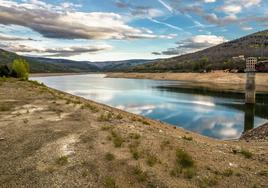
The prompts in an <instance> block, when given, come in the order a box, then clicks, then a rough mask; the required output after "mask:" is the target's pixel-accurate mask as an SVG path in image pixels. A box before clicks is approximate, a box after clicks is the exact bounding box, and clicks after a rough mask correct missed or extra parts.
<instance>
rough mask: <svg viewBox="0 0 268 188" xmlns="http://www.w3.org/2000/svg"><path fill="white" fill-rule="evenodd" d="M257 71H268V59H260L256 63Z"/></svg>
mask: <svg viewBox="0 0 268 188" xmlns="http://www.w3.org/2000/svg"><path fill="white" fill-rule="evenodd" d="M256 71H258V72H268V60H264V61H259V62H258V63H257V65H256Z"/></svg>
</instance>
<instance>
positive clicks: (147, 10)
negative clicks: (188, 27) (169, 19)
mask: <svg viewBox="0 0 268 188" xmlns="http://www.w3.org/2000/svg"><path fill="white" fill-rule="evenodd" d="M115 5H116V6H117V7H119V8H122V9H128V10H129V12H130V13H131V15H132V16H135V17H142V18H147V17H149V18H156V17H160V16H163V15H164V12H162V11H161V10H159V9H156V8H152V7H149V6H140V5H139V6H138V5H134V4H131V3H128V2H126V1H124V0H117V1H116V2H115Z"/></svg>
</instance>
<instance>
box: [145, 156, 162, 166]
mask: <svg viewBox="0 0 268 188" xmlns="http://www.w3.org/2000/svg"><path fill="white" fill-rule="evenodd" d="M158 161H159V160H158V158H157V156H156V155H155V154H153V153H148V154H147V159H146V163H147V164H148V165H149V166H150V167H153V166H154V165H155V164H156V163H157V162H158Z"/></svg>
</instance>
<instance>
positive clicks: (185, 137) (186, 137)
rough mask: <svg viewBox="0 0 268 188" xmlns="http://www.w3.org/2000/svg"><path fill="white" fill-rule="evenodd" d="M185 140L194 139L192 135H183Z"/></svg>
mask: <svg viewBox="0 0 268 188" xmlns="http://www.w3.org/2000/svg"><path fill="white" fill-rule="evenodd" d="M182 138H183V139H184V140H187V141H192V140H193V137H191V136H189V137H188V136H183V137H182Z"/></svg>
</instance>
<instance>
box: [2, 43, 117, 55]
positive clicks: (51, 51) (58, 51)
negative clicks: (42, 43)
mask: <svg viewBox="0 0 268 188" xmlns="http://www.w3.org/2000/svg"><path fill="white" fill-rule="evenodd" d="M0 47H1V48H4V49H6V50H8V51H12V52H16V53H20V54H38V55H41V56H47V57H71V56H76V55H81V54H86V53H89V54H91V53H96V52H100V51H104V50H110V49H112V46H109V45H95V46H70V47H62V48H44V47H36V46H35V47H34V46H32V45H26V44H17V43H8V44H0Z"/></svg>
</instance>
